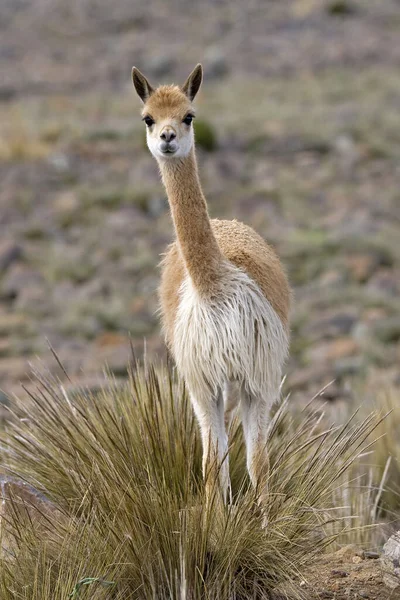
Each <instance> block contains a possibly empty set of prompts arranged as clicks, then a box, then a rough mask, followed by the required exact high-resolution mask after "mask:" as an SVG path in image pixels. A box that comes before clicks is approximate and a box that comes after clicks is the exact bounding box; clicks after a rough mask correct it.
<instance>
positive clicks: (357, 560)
mask: <svg viewBox="0 0 400 600" xmlns="http://www.w3.org/2000/svg"><path fill="white" fill-rule="evenodd" d="M362 560H363V559H362V558H361V556H353V558H352V559H351V562H352V563H354V564H355V565H358V564H359V563H361V562H362Z"/></svg>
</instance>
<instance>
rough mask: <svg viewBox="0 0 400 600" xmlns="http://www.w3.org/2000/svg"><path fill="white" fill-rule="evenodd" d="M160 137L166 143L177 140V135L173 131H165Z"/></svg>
mask: <svg viewBox="0 0 400 600" xmlns="http://www.w3.org/2000/svg"><path fill="white" fill-rule="evenodd" d="M160 137H161V139H162V140H164V141H165V142H171V141H172V140H174V139H175V138H176V133H174V132H173V131H172V129H164V130H163V132H162V133H161V135H160Z"/></svg>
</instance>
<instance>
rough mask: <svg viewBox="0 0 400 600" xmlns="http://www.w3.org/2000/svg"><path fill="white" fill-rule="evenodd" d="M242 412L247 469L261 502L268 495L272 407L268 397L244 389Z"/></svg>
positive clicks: (262, 502)
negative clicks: (258, 492)
mask: <svg viewBox="0 0 400 600" xmlns="http://www.w3.org/2000/svg"><path fill="white" fill-rule="evenodd" d="M241 413H242V425H243V434H244V439H245V443H246V454H247V469H248V472H249V475H250V480H251V483H252V484H253V486H254V487H255V488H258V489H259V490H260V503H261V505H263V504H264V501H265V499H266V497H267V492H268V489H267V486H268V470H269V461H268V454H267V450H266V443H267V437H268V425H269V421H270V408H269V403H268V401H267V399H265V398H261V397H257V396H255V395H253V394H251V393H249V392H248V391H246V390H245V389H244V388H243V389H242V399H241Z"/></svg>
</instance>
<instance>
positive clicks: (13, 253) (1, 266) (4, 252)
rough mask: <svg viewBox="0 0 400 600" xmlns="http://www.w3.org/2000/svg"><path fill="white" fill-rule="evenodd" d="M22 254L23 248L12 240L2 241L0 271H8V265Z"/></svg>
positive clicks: (0, 243)
mask: <svg viewBox="0 0 400 600" xmlns="http://www.w3.org/2000/svg"><path fill="white" fill-rule="evenodd" d="M21 255H22V248H21V246H19V245H18V244H16V243H15V242H13V241H11V240H3V241H2V242H0V273H1V272H2V271H6V270H7V269H8V267H9V266H10V265H11V264H12V263H13V262H14V261H16V260H18V259H19V258H20V257H21Z"/></svg>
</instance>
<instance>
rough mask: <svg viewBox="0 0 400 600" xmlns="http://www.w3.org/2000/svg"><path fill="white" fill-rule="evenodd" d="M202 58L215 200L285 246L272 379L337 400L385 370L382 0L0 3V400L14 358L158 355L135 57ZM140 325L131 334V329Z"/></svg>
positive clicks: (396, 197) (394, 335) (203, 129)
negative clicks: (287, 307) (281, 315)
mask: <svg viewBox="0 0 400 600" xmlns="http://www.w3.org/2000/svg"><path fill="white" fill-rule="evenodd" d="M197 62H202V63H203V66H204V71H205V82H204V85H203V88H202V90H201V93H200V94H199V96H198V99H197V101H196V103H197V112H198V119H197V120H196V135H197V143H198V158H199V164H200V172H201V178H202V183H203V187H204V190H205V194H206V197H207V199H208V202H209V207H210V213H211V215H212V216H213V217H217V216H218V217H221V218H228V219H231V218H238V219H240V220H243V221H245V222H247V223H249V224H250V225H252V226H253V227H254V228H255V229H256V230H257V231H258V232H259V233H261V234H262V235H263V236H264V237H265V238H266V239H267V240H268V241H269V242H270V243H272V244H273V245H274V246H275V247H276V249H277V251H278V252H279V254H280V256H281V257H282V260H283V261H284V263H285V265H286V268H287V271H288V274H289V278H290V281H291V284H292V286H293V287H294V290H295V300H294V308H293V315H292V345H291V357H290V360H289V362H288V365H287V375H288V376H287V379H286V382H285V387H286V389H287V390H290V391H291V393H292V396H293V397H294V398H296V399H298V401H299V402H307V401H308V400H309V399H310V398H311V396H312V395H313V394H314V393H315V392H317V391H318V390H319V389H320V388H321V387H323V386H324V385H326V384H327V383H328V382H329V381H331V380H333V379H334V380H335V382H334V383H333V384H332V385H331V386H330V387H329V388H328V390H327V391H326V393H325V398H327V399H328V400H329V401H332V402H334V404H335V406H336V407H339V406H341V404H343V403H348V402H349V399H351V398H352V397H354V396H355V395H356V396H357V397H362V395H363V394H365V393H367V392H368V393H371V391H372V392H373V390H374V389H377V388H382V386H388V387H391V388H392V389H396V388H398V387H399V386H400V370H399V364H400V311H399V308H400V235H399V233H400V185H399V183H400V166H399V165H400V163H399V158H400V126H399V111H400V69H399V67H400V3H399V2H398V0H369V1H368V2H366V1H361V0H359V1H357V0H296V1H295V0H292V1H289V0H285V1H283V0H282V1H277V0H275V1H272V0H270V1H267V0H248V1H246V2H241V1H239V0H226V1H225V0H219V1H218V0H202V1H201V2H196V3H195V2H185V1H184V0H168V2H165V1H161V0H151V1H145V0H118V1H117V0H116V1H115V2H113V3H111V2H109V1H106V0H70V1H69V2H64V1H61V0H1V2H0V64H1V79H0V181H1V186H0V388H1V389H2V390H3V391H2V392H1V397H0V400H1V401H2V403H3V404H4V403H7V398H8V396H9V395H10V394H12V393H13V392H17V393H20V390H21V387H20V383H19V382H21V381H22V382H25V383H27V384H28V385H29V382H28V381H27V378H28V372H29V363H33V364H34V365H35V364H38V362H39V361H41V362H42V365H43V364H44V365H45V366H46V367H48V368H49V369H50V370H51V371H52V373H54V374H56V375H59V376H60V377H61V378H63V379H65V377H64V375H63V373H62V371H61V369H60V368H59V366H58V365H57V362H56V361H55V359H54V357H53V356H52V354H51V352H50V351H49V348H48V345H47V342H46V339H48V340H49V342H50V343H51V345H52V346H53V347H54V349H55V350H56V352H57V353H58V355H59V357H60V359H61V361H62V362H63V364H64V365H65V368H66V370H67V371H68V373H69V374H70V375H71V379H72V380H73V382H74V385H76V384H78V383H83V384H85V385H89V386H96V385H98V384H99V382H101V378H102V369H103V367H104V365H105V364H107V365H108V367H109V369H110V370H111V371H112V372H113V373H114V374H115V376H116V377H117V378H123V377H124V376H125V375H126V367H127V363H128V361H129V356H130V350H129V337H128V336H129V333H130V335H131V337H132V342H133V345H134V347H135V349H136V351H137V354H138V356H141V355H142V354H143V353H144V352H147V354H148V356H149V357H156V356H158V357H164V356H165V348H164V344H163V341H162V337H161V335H160V330H159V324H158V318H157V314H156V310H157V294H156V290H157V285H158V281H159V271H158V266H157V265H158V262H159V259H160V254H161V253H162V252H163V251H164V249H165V247H166V244H167V243H169V242H170V241H171V240H172V235H173V229H172V223H171V219H170V216H169V212H168V204H167V201H166V197H165V194H164V190H163V188H162V185H161V182H160V179H159V176H158V173H157V166H156V163H155V161H154V160H153V159H152V157H151V156H150V153H149V152H148V150H147V149H146V147H145V142H144V125H143V123H142V122H141V119H140V108H141V107H140V102H139V100H138V98H137V96H136V94H135V93H134V90H133V87H132V83H131V74H130V73H131V67H132V65H136V66H138V67H139V68H140V69H141V70H142V71H143V72H144V73H145V75H146V76H148V78H149V80H150V81H151V82H152V83H153V84H158V83H161V82H164V83H171V82H176V83H182V82H183V81H184V79H185V78H186V76H187V75H188V74H189V72H190V70H191V69H192V68H193V67H194V65H195V64H196V63H197ZM144 339H146V342H144Z"/></svg>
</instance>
